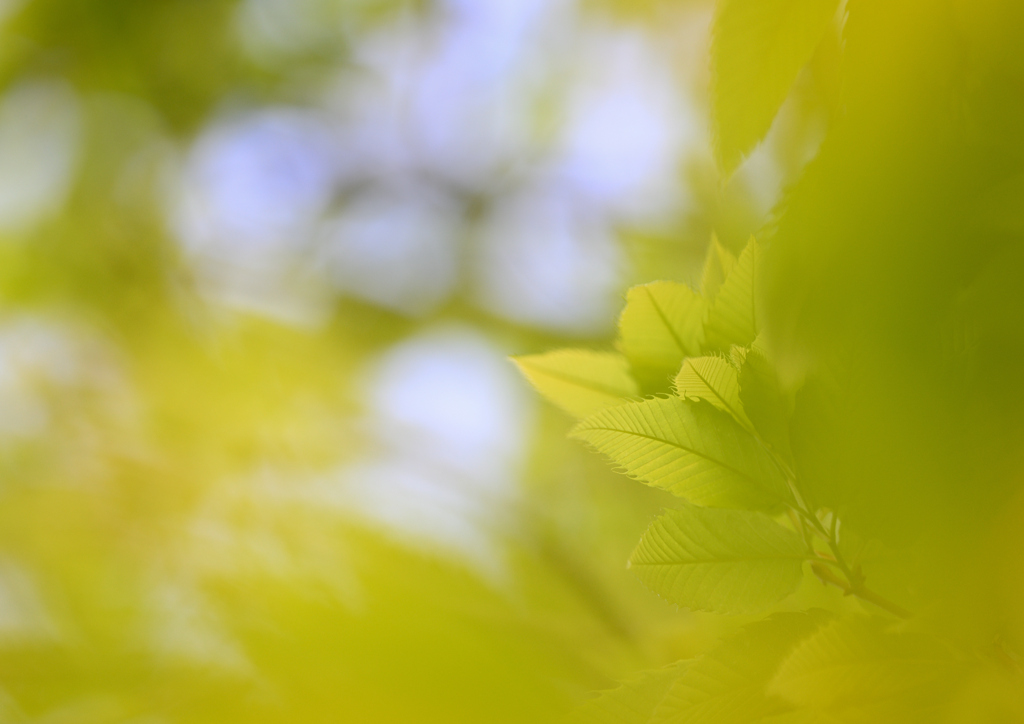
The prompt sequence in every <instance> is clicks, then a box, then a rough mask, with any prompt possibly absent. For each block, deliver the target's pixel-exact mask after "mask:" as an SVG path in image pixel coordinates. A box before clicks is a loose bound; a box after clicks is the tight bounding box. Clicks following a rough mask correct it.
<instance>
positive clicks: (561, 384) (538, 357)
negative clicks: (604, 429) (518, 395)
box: [512, 349, 640, 417]
mask: <svg viewBox="0 0 1024 724" xmlns="http://www.w3.org/2000/svg"><path fill="white" fill-rule="evenodd" d="M512 361H513V362H515V363H516V364H517V365H518V366H519V369H520V371H522V373H523V375H525V376H526V379H528V380H529V381H530V383H531V384H532V385H533V386H534V387H536V388H537V391H538V392H540V393H541V394H542V395H543V396H544V397H545V398H547V399H548V400H549V401H551V402H553V403H554V404H556V405H558V406H559V407H561V408H562V409H563V410H565V411H566V412H568V413H569V414H570V415H573V416H575V417H586V416H587V415H592V414H593V413H595V412H598V411H599V410H603V409H604V408H606V407H611V406H612V405H618V404H621V403H622V402H625V401H626V399H627V398H630V397H636V396H637V395H638V394H639V392H640V391H639V389H638V388H637V385H636V382H635V381H634V380H633V378H632V377H631V376H630V374H629V363H628V362H627V361H626V359H625V358H624V357H623V356H622V355H620V354H617V353H615V352H594V351H591V350H586V349H560V350H556V351H554V352H547V353H545V354H534V355H525V356H521V357H513V358H512Z"/></svg>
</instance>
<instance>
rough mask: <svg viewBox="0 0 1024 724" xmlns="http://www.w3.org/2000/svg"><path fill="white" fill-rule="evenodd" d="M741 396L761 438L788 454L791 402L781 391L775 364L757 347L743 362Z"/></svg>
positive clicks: (749, 352)
mask: <svg viewBox="0 0 1024 724" xmlns="http://www.w3.org/2000/svg"><path fill="white" fill-rule="evenodd" d="M739 399H740V400H741V401H742V403H743V410H744V411H745V412H746V414H747V417H748V418H749V419H750V421H751V422H752V423H753V425H754V428H755V429H756V430H757V432H758V434H759V435H760V436H761V438H762V439H764V440H765V441H766V442H767V443H768V444H770V445H771V446H772V447H773V448H774V449H775V450H776V451H778V452H779V453H782V454H783V455H785V456H787V457H788V456H789V418H790V415H791V413H792V402H791V401H790V400H789V399H788V398H787V397H786V395H784V394H783V392H782V389H781V386H780V384H779V378H778V375H777V373H776V371H775V367H774V366H773V365H772V364H771V362H769V361H768V357H767V356H765V354H764V353H763V352H761V351H760V350H759V349H757V347H756V346H755V347H752V348H751V349H750V350H748V351H747V353H746V354H745V356H744V358H743V363H742V364H741V365H740V371H739Z"/></svg>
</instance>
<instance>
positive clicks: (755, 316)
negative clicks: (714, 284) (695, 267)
mask: <svg viewBox="0 0 1024 724" xmlns="http://www.w3.org/2000/svg"><path fill="white" fill-rule="evenodd" d="M760 255H761V250H760V247H759V246H758V243H757V240H756V239H754V238H753V237H751V239H750V241H749V243H748V244H747V246H746V248H745V249H744V250H743V253H742V254H740V257H739V259H737V261H736V264H735V265H734V266H733V268H732V269H731V270H730V271H729V276H727V277H726V278H725V281H724V282H723V283H722V287H721V288H720V289H719V290H718V294H717V295H716V296H715V301H714V303H713V304H712V305H711V308H710V309H709V310H708V321H707V324H706V325H705V326H704V334H705V343H704V349H705V350H706V351H722V352H724V351H727V350H728V349H729V347H730V346H732V345H734V344H735V345H739V346H741V347H746V346H748V345H749V344H750V343H751V342H753V341H754V338H755V337H757V333H758V330H759V324H760V315H759V312H760V300H759V298H758V297H759V293H758V290H757V289H756V288H755V285H756V282H757V277H758V273H759V269H758V266H759V264H760V261H759V257H760Z"/></svg>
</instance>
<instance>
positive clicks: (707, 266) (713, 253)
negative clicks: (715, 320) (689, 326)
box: [700, 236, 736, 300]
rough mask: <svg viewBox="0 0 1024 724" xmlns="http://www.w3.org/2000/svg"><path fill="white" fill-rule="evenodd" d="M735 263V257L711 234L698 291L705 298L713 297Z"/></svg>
mask: <svg viewBox="0 0 1024 724" xmlns="http://www.w3.org/2000/svg"><path fill="white" fill-rule="evenodd" d="M735 265H736V257H735V256H733V253H732V252H731V251H729V250H728V249H726V248H725V247H724V246H722V244H721V242H719V241H718V237H717V236H712V237H711V245H710V246H709V247H708V254H707V256H706V257H705V258H704V271H703V273H702V274H701V281H700V291H701V293H702V294H703V295H704V298H705V299H708V300H712V299H714V298H715V295H716V294H718V290H719V289H721V287H722V284H723V282H725V278H726V277H727V276H729V272H730V271H732V268H733V266H735Z"/></svg>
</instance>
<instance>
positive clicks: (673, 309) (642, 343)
mask: <svg viewBox="0 0 1024 724" xmlns="http://www.w3.org/2000/svg"><path fill="white" fill-rule="evenodd" d="M706 314H707V304H706V302H705V301H704V298H703V297H701V296H700V295H699V294H697V293H696V292H694V291H693V290H692V289H690V288H689V287H688V286H686V285H685V284H679V283H677V282H665V281H662V282H652V283H650V284H644V285H641V286H638V287H633V288H632V289H630V290H629V292H628V293H627V294H626V307H625V309H623V310H622V316H621V317H620V318H619V345H620V347H621V349H622V351H623V353H624V354H625V355H626V357H627V358H628V359H629V362H630V364H631V365H632V367H633V372H634V374H635V375H636V377H637V379H638V380H639V381H640V382H641V384H642V385H644V387H645V389H648V390H654V391H661V390H665V389H667V388H668V383H669V380H671V378H672V376H673V375H675V373H676V372H678V371H679V365H681V364H682V362H683V358H684V357H688V356H690V355H696V354H700V349H701V344H702V343H703V341H704V317H705V315H706Z"/></svg>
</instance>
